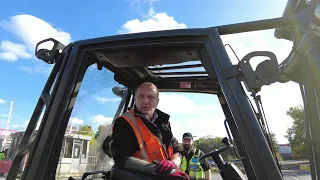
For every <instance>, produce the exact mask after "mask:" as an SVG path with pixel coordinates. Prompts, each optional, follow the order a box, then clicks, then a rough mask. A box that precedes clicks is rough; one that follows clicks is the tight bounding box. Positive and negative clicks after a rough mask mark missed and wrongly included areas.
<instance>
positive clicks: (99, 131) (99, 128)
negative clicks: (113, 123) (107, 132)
mask: <svg viewBox="0 0 320 180" xmlns="http://www.w3.org/2000/svg"><path fill="white" fill-rule="evenodd" d="M107 127H108V125H99V127H98V130H97V132H96V134H95V135H94V137H95V138H96V139H97V138H98V137H99V135H100V133H101V131H102V130H103V128H107Z"/></svg>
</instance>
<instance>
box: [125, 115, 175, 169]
mask: <svg viewBox="0 0 320 180" xmlns="http://www.w3.org/2000/svg"><path fill="white" fill-rule="evenodd" d="M120 117H122V118H124V119H125V120H127V122H128V123H129V124H130V126H131V127H132V129H133V131H134V133H135V135H136V138H137V140H138V144H139V147H140V151H137V152H135V153H134V154H133V155H132V157H136V158H139V159H141V160H146V161H148V162H150V163H152V161H153V160H157V161H159V162H160V161H162V160H165V159H169V158H171V156H172V154H173V149H172V146H171V145H170V146H169V147H168V148H167V150H165V149H164V146H163V144H162V142H161V141H160V140H159V139H158V138H157V137H156V136H155V135H154V134H153V133H152V132H151V131H150V130H149V129H148V127H147V126H146V125H145V124H144V123H143V121H142V119H141V118H140V117H138V116H134V110H129V111H127V112H126V113H124V114H123V115H122V116H120Z"/></svg>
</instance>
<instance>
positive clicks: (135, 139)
mask: <svg viewBox="0 0 320 180" xmlns="http://www.w3.org/2000/svg"><path fill="white" fill-rule="evenodd" d="M134 102H135V106H134V108H133V109H132V110H129V111H127V112H126V113H124V114H123V115H121V116H119V117H118V118H117V119H116V120H115V122H114V125H113V127H112V141H113V142H112V144H111V152H112V156H113V159H114V162H115V165H116V166H117V167H118V168H123V167H124V168H126V167H134V168H139V167H138V166H139V165H141V168H143V167H150V164H153V167H155V168H154V169H155V171H154V172H155V174H159V175H161V174H163V175H169V176H183V177H186V178H187V179H189V177H188V175H186V174H185V173H184V172H181V171H180V170H179V165H180V163H181V160H182V151H183V150H182V148H181V147H179V143H178V141H177V139H176V138H174V137H173V134H172V132H171V126H170V122H169V117H170V116H169V115H168V114H166V113H164V112H162V111H160V110H158V109H157V106H158V103H159V90H158V88H157V87H156V86H155V85H154V84H153V83H150V82H145V83H142V84H141V85H139V87H138V88H137V90H136V93H135V96H134ZM133 162H134V163H133ZM132 163H133V164H132Z"/></svg>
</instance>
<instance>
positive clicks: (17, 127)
mask: <svg viewBox="0 0 320 180" xmlns="http://www.w3.org/2000/svg"><path fill="white" fill-rule="evenodd" d="M40 119H41V118H40ZM29 122H30V120H25V121H23V123H21V124H12V125H10V129H14V130H18V131H25V130H26V129H27V127H28V124H29ZM40 124H41V120H40V121H38V123H37V125H36V128H35V130H38V129H39V127H40Z"/></svg>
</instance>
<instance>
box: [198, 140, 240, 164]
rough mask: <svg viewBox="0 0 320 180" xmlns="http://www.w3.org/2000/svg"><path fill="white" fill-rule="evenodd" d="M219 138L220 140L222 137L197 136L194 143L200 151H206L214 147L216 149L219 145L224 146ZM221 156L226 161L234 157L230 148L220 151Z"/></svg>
mask: <svg viewBox="0 0 320 180" xmlns="http://www.w3.org/2000/svg"><path fill="white" fill-rule="evenodd" d="M221 140H222V137H213V136H206V137H201V138H199V139H198V140H196V141H195V143H196V147H197V148H199V149H200V150H201V151H202V152H204V153H208V152H210V151H212V150H214V149H218V148H220V147H223V146H225V145H224V144H223V143H222V142H221ZM221 156H222V157H223V158H224V159H225V160H228V161H230V160H232V159H234V158H235V156H234V153H233V150H232V149H229V150H227V151H225V152H223V153H221Z"/></svg>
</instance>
